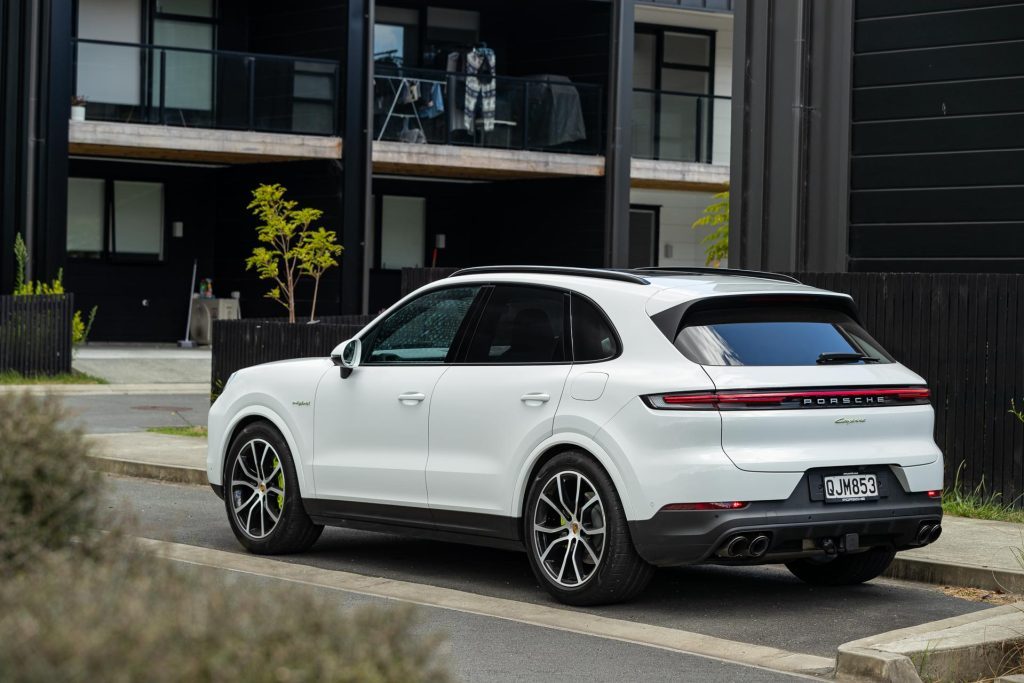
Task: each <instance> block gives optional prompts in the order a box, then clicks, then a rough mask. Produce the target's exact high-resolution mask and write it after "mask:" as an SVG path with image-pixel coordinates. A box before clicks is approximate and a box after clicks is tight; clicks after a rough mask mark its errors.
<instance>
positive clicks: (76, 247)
mask: <svg viewBox="0 0 1024 683" xmlns="http://www.w3.org/2000/svg"><path fill="white" fill-rule="evenodd" d="M67 231H68V234H67V251H68V254H69V255H71V256H78V257H85V258H117V259H130V260H136V259H142V260H162V259H163V252H164V186H163V184H162V183H144V182H137V181H128V180H105V179H103V178H68V217H67Z"/></svg>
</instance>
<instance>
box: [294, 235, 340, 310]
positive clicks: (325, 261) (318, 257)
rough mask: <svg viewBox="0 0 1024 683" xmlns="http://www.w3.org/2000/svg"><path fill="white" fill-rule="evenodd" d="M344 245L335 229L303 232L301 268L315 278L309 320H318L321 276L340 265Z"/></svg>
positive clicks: (300, 248) (305, 273) (300, 250)
mask: <svg viewBox="0 0 1024 683" xmlns="http://www.w3.org/2000/svg"><path fill="white" fill-rule="evenodd" d="M343 250H344V247H343V246H341V245H340V244H338V234H337V233H336V232H334V231H333V230H324V229H323V228H320V229H318V230H311V231H309V232H306V233H303V235H302V241H301V242H300V243H299V247H298V251H299V270H301V271H302V273H303V274H304V275H308V276H309V277H311V278H313V305H312V306H311V307H310V309H309V322H313V321H314V320H316V296H317V294H318V293H319V291H320V278H321V277H323V274H324V272H325V271H326V270H327V269H328V268H331V267H333V266H336V265H338V260H337V258H335V257H336V256H340V255H341V252H342V251H343Z"/></svg>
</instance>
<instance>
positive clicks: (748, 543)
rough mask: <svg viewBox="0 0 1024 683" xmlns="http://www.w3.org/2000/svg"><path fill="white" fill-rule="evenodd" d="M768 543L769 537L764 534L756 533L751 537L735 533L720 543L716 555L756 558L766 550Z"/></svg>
mask: <svg viewBox="0 0 1024 683" xmlns="http://www.w3.org/2000/svg"><path fill="white" fill-rule="evenodd" d="M769 545H771V539H770V538H769V537H768V536H767V535H766V534H756V535H755V536H754V537H753V538H748V537H747V536H745V535H743V534H737V535H736V536H733V537H732V538H730V539H729V540H728V541H726V542H725V543H724V544H722V546H721V549H720V550H719V551H718V556H719V557H727V558H731V559H739V558H742V557H748V558H751V559H754V560H756V559H757V558H759V557H763V556H764V554H765V553H767V552H768V546H769Z"/></svg>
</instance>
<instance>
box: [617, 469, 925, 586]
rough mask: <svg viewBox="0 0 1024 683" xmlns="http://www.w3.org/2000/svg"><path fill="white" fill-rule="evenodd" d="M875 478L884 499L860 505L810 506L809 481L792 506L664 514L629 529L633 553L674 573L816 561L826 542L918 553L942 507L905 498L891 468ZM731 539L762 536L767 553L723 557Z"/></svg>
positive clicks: (922, 495) (755, 505) (813, 502)
mask: <svg viewBox="0 0 1024 683" xmlns="http://www.w3.org/2000/svg"><path fill="white" fill-rule="evenodd" d="M870 471H873V472H875V473H876V474H877V475H878V477H879V481H880V483H884V486H885V488H884V489H883V490H884V491H885V493H886V495H885V497H883V498H880V499H879V500H876V501H864V502H858V503H832V504H829V503H824V502H822V501H819V500H812V499H811V493H810V485H809V482H808V479H809V474H805V475H804V476H803V478H802V479H801V480H800V483H799V484H798V485H797V487H796V488H795V489H794V491H793V493H792V495H790V497H789V499H787V500H781V501H762V502H756V503H751V504H750V505H749V506H747V507H746V508H743V509H741V510H722V511H716V512H704V511H661V512H658V513H657V514H655V515H654V516H653V517H651V518H650V519H647V520H640V521H631V522H629V530H630V534H631V535H632V537H633V544H634V546H635V547H636V550H637V552H638V553H639V554H640V556H641V557H643V558H644V559H645V560H647V561H648V562H650V563H651V564H655V565H659V566H676V565H686V564H699V563H718V564H765V563H771V562H782V561H786V560H788V559H794V558H797V557H806V556H809V555H814V554H820V553H822V552H823V551H821V550H819V549H817V548H816V547H815V546H816V543H817V542H818V541H819V540H820V539H823V538H833V539H839V538H845V537H846V535H847V534H857V539H858V544H859V547H860V548H867V547H876V546H885V547H890V548H895V549H897V550H904V549H907V548H912V547H917V544H916V543H915V537H916V536H917V533H918V531H919V530H920V528H921V525H922V524H926V523H927V524H937V523H938V522H940V521H941V519H942V504H941V502H940V501H939V500H936V499H934V498H928V497H927V494H926V493H906V492H904V491H903V488H902V486H901V485H900V484H899V482H898V481H897V479H896V477H895V476H894V475H893V474H892V472H891V471H890V470H889V469H888V468H884V469H879V470H875V469H874V468H872V469H871V470H870ZM736 534H748V535H754V534H764V535H767V536H768V537H769V539H770V544H769V547H768V551H767V553H765V555H763V556H762V557H759V558H756V559H750V558H736V559H733V558H722V557H719V556H718V555H716V552H717V551H718V550H719V548H720V547H721V546H722V545H723V544H724V543H725V542H726V541H727V540H728V539H729V538H731V537H732V536H735V535H736Z"/></svg>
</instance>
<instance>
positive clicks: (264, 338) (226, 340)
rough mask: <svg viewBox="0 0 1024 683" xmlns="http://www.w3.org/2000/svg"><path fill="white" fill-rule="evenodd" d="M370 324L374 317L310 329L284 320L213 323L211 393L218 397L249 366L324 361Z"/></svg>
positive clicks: (334, 319) (335, 319) (334, 320)
mask: <svg viewBox="0 0 1024 683" xmlns="http://www.w3.org/2000/svg"><path fill="white" fill-rule="evenodd" d="M371 320H373V316H362V315H346V316H329V317H324V318H321V320H320V322H318V323H315V324H312V325H310V324H306V323H289V322H288V321H287V320H283V319H270V320H255V319H253V320H217V321H215V322H214V323H213V339H214V344H213V368H212V372H211V378H210V386H211V391H212V392H213V394H214V395H216V394H219V393H220V392H221V389H222V388H223V386H224V383H225V382H227V380H228V377H230V376H231V373H232V372H235V371H236V370H241V369H242V368H247V367H249V366H250V365H259V364H260V363H270V362H271V361H276V360H287V359H289V358H310V357H315V356H319V357H326V356H328V355H329V354H330V353H331V350H332V349H334V347H335V346H337V345H338V344H340V343H341V342H343V341H345V340H346V339H349V338H351V337H353V336H355V334H356V333H357V332H359V330H361V329H363V327H365V325H366V323H368V322H369V321H371Z"/></svg>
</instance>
